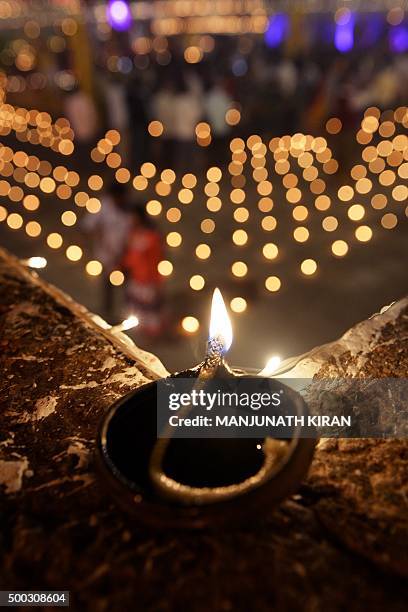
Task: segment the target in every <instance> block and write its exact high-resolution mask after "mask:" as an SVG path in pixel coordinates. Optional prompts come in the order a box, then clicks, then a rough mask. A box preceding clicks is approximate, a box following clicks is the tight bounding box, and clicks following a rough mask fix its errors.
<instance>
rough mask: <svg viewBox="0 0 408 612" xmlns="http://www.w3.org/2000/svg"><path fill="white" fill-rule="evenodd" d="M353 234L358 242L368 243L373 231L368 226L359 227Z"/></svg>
mask: <svg viewBox="0 0 408 612" xmlns="http://www.w3.org/2000/svg"><path fill="white" fill-rule="evenodd" d="M354 233H355V236H356V238H357V240H359V241H360V242H368V241H369V240H371V238H372V237H373V231H372V229H371V227H369V226H368V225H360V226H359V227H357V228H356V231H355V232H354Z"/></svg>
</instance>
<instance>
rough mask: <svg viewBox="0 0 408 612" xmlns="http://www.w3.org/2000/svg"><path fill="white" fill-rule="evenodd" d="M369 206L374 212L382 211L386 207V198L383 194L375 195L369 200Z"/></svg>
mask: <svg viewBox="0 0 408 612" xmlns="http://www.w3.org/2000/svg"><path fill="white" fill-rule="evenodd" d="M371 206H372V207H373V208H374V209H375V210H382V209H383V208H385V207H386V206H387V196H385V195H384V194H383V193H376V194H375V195H374V196H373V197H372V198H371Z"/></svg>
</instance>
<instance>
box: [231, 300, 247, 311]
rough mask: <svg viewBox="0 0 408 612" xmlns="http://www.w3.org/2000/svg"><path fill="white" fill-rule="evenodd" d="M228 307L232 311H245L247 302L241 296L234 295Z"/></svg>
mask: <svg viewBox="0 0 408 612" xmlns="http://www.w3.org/2000/svg"><path fill="white" fill-rule="evenodd" d="M230 307H231V310H232V311H233V312H238V313H240V312H245V310H246V309H247V302H246V300H245V299H244V298H242V297H234V298H232V300H231V302H230Z"/></svg>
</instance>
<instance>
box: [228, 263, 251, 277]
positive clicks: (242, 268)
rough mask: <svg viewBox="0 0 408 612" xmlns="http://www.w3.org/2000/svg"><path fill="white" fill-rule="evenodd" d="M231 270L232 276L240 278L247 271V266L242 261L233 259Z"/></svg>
mask: <svg viewBox="0 0 408 612" xmlns="http://www.w3.org/2000/svg"><path fill="white" fill-rule="evenodd" d="M231 272H232V273H233V275H234V276H238V277H239V278H242V277H243V276H246V274H247V272H248V266H247V265H246V263H244V262H243V261H235V262H234V263H233V264H232V266H231Z"/></svg>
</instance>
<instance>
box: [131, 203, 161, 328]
mask: <svg viewBox="0 0 408 612" xmlns="http://www.w3.org/2000/svg"><path fill="white" fill-rule="evenodd" d="M162 258H163V247H162V238H161V235H160V233H159V232H158V230H157V229H156V228H155V227H154V225H152V223H151V221H150V220H149V219H148V218H147V217H146V215H145V211H144V209H141V210H139V211H137V212H136V214H135V218H134V225H133V228H132V230H131V231H130V234H129V240H128V245H127V248H126V250H125V254H124V256H123V260H122V266H123V268H124V270H125V272H126V292H125V293H126V302H127V307H128V310H129V311H130V312H131V313H134V314H136V315H137V317H138V319H139V327H140V328H141V330H142V331H144V332H145V333H147V334H149V335H150V336H158V335H159V334H160V333H161V331H162V330H163V296H162V291H161V285H162V282H163V279H162V277H161V276H160V274H159V271H158V265H159V262H160V261H161V260H162Z"/></svg>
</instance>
